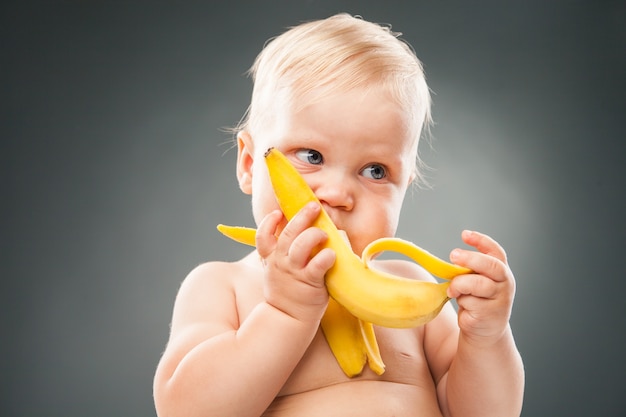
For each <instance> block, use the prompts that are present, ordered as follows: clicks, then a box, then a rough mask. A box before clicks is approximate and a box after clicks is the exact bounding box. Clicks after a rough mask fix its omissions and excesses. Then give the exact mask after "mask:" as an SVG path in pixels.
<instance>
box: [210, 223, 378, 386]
mask: <svg viewBox="0 0 626 417" xmlns="http://www.w3.org/2000/svg"><path fill="white" fill-rule="evenodd" d="M217 229H218V230H219V231H220V232H221V233H222V234H223V235H225V236H228V237H229V238H231V239H232V240H234V241H236V242H239V243H243V244H244V245H250V246H255V245H256V230H255V229H252V228H248V227H241V226H226V225H223V224H219V225H217ZM320 326H321V328H322V332H323V333H324V337H325V338H326V341H327V342H328V346H329V347H330V350H331V352H332V353H333V355H334V356H335V359H337V363H338V364H339V366H340V367H341V369H342V370H343V372H344V373H345V374H346V375H347V376H348V377H350V378H352V377H355V376H357V375H360V374H361V373H362V372H363V367H364V366H365V363H369V367H370V369H371V370H373V371H374V372H375V373H376V374H378V375H382V374H383V372H385V364H384V362H383V360H382V358H381V356H380V350H379V349H378V343H377V341H376V334H375V333H374V326H372V323H366V322H364V321H363V320H360V319H358V318H356V317H354V316H353V315H352V314H350V312H349V311H348V310H346V308H345V307H343V306H342V305H341V304H339V303H337V301H335V300H334V299H333V298H332V297H331V298H330V299H329V300H328V307H326V312H325V313H324V316H323V317H322V321H321V323H320Z"/></svg>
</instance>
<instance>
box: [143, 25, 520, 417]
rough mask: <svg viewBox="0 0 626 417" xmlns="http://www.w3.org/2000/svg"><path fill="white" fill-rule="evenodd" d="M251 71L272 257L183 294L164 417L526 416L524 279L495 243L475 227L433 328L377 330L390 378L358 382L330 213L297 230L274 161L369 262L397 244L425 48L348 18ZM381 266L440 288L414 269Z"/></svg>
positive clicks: (250, 181) (265, 229)
mask: <svg viewBox="0 0 626 417" xmlns="http://www.w3.org/2000/svg"><path fill="white" fill-rule="evenodd" d="M251 73H252V75H253V77H254V89H253V93H252V100H251V104H250V108H249V111H248V113H247V116H246V118H245V119H244V120H243V121H242V123H241V125H240V128H239V129H238V134H237V149H238V153H237V178H238V181H239V186H240V188H241V190H242V191H243V192H244V193H246V194H249V195H251V198H252V212H253V216H254V220H255V222H256V224H257V227H258V229H257V237H256V247H257V249H256V250H255V251H253V252H252V253H250V254H249V255H248V256H246V257H244V258H243V259H241V260H239V261H236V262H209V263H206V264H203V265H200V266H199V267H197V268H196V269H195V270H193V271H192V272H191V273H190V274H189V275H188V277H187V278H186V279H185V281H184V282H183V284H182V286H181V288H180V291H179V293H178V296H177V299H176V302H175V306H174V312H173V318H172V325H171V335H170V339H169V342H168V344H167V348H166V350H165V352H164V354H163V357H162V359H161V361H160V363H159V366H158V369H157V371H156V375H155V379H154V397H155V404H156V409H157V412H158V415H159V416H168V417H175V416H184V417H194V416H220V417H225V416H237V417H245V416H298V417H305V416H325V417H332V416H343V417H345V416H360V417H367V416H377V417H380V416H424V417H435V416H439V417H440V416H460V417H471V416H480V417H487V416H497V417H506V416H518V415H519V414H520V410H521V407H522V398H523V389H524V371H523V365H522V360H521V358H520V355H519V353H518V351H517V348H516V346H515V342H514V339H513V335H512V332H511V328H510V326H509V317H510V313H511V307H512V304H513V298H514V294H515V281H514V278H513V274H512V273H511V270H510V269H509V267H508V265H507V261H506V254H505V252H504V250H503V249H502V248H501V247H500V245H499V244H498V243H496V242H495V241H494V240H493V239H491V238H490V237H488V236H486V235H484V234H481V233H478V232H473V231H463V232H462V234H461V237H462V240H463V242H465V243H466V244H468V245H470V246H472V247H474V248H476V251H473V250H472V251H470V250H463V249H455V250H453V251H452V253H451V254H450V259H451V261H452V262H454V263H456V264H458V265H461V266H464V267H467V268H470V269H471V270H473V271H474V273H473V274H468V275H461V276H458V277H457V278H455V279H454V280H453V281H452V283H451V285H450V287H449V289H448V296H449V297H451V298H456V300H457V302H458V306H459V308H458V313H457V312H455V310H454V308H453V307H452V306H451V305H450V304H449V303H448V304H447V305H446V306H445V307H444V309H443V310H442V312H441V313H440V314H439V315H438V316H437V317H436V318H435V319H434V320H432V321H431V322H429V323H428V324H426V325H424V326H421V327H417V328H410V329H391V328H383V327H375V332H376V337H377V339H378V344H379V346H380V351H381V356H382V358H383V360H384V361H385V365H386V368H385V372H384V373H383V374H382V375H380V376H379V375H377V374H375V373H374V372H372V371H371V370H370V369H369V368H368V367H367V366H366V367H365V368H364V370H363V372H362V373H361V374H360V375H358V376H356V377H353V378H349V377H347V376H346V375H345V374H344V373H343V372H342V370H341V368H340V367H339V365H338V363H337V361H336V359H335V357H334V356H333V354H332V352H331V350H330V348H329V346H328V344H327V342H326V340H325V338H324V335H323V333H322V332H321V330H320V319H321V318H322V316H323V314H324V312H325V309H326V306H327V304H328V299H329V298H328V297H329V296H328V293H327V291H326V287H325V285H324V274H325V273H326V271H327V270H328V269H329V268H330V267H331V266H332V265H333V263H334V261H335V253H334V252H333V251H332V250H330V249H324V250H322V251H319V252H318V251H317V250H316V247H318V246H319V245H320V244H323V243H324V242H325V240H326V238H327V236H326V234H325V232H323V231H322V230H320V229H318V228H315V227H312V224H313V222H314V220H315V219H316V217H317V216H318V214H319V213H320V207H319V205H316V204H309V205H307V206H305V207H304V208H303V209H302V210H301V211H300V212H299V213H298V214H297V215H296V216H295V217H294V218H293V219H292V220H291V221H289V222H287V221H286V219H285V218H284V216H283V214H282V213H281V211H280V210H279V209H278V205H277V203H276V200H275V197H274V193H273V190H272V187H271V184H270V182H269V177H268V174H267V169H266V166H265V163H264V157H263V155H264V153H265V151H266V150H267V149H268V148H270V147H275V148H277V149H279V150H280V151H281V152H283V153H284V154H285V155H286V156H287V158H289V160H290V161H291V162H292V164H294V165H295V167H296V168H297V169H298V171H299V172H300V173H301V174H302V176H303V177H304V179H305V180H306V182H307V183H308V184H309V185H310V186H311V188H312V189H313V191H314V192H315V194H316V196H317V197H318V198H319V200H320V202H321V203H322V205H323V207H324V209H325V210H326V211H327V212H328V214H329V216H330V217H331V219H332V220H333V222H334V223H335V224H336V225H337V227H338V228H339V229H341V230H342V231H344V232H345V234H346V236H347V239H349V241H350V244H351V246H352V248H353V250H354V252H356V253H357V254H360V253H361V251H362V250H363V248H364V247H365V246H366V245H367V244H368V243H370V242H371V241H373V240H375V239H378V238H381V237H390V236H394V234H395V232H396V228H397V226H398V219H399V215H400V209H401V207H402V202H403V199H404V195H405V193H406V191H407V189H408V188H409V187H410V186H411V184H412V183H413V182H414V181H417V180H419V176H420V173H419V171H418V167H419V164H418V163H417V161H418V152H417V148H418V142H419V139H420V136H421V135H422V131H423V130H424V129H426V128H427V127H428V125H429V124H430V95H429V90H428V87H427V85H426V82H425V79H424V74H423V71H422V67H421V64H420V62H419V60H418V59H417V58H416V56H415V54H414V53H413V52H412V50H411V48H410V47H409V46H408V45H407V44H406V43H404V42H403V41H401V40H400V39H399V38H398V37H397V36H396V34H394V33H392V32H391V31H390V30H389V29H388V28H385V27H381V26H379V25H377V24H374V23H370V22H367V21H364V20H363V19H360V18H355V17H351V16H349V15H345V14H340V15H336V16H332V17H330V18H328V19H324V20H320V21H314V22H308V23H304V24H301V25H299V26H296V27H294V28H291V29H290V30H288V31H287V32H285V33H284V34H282V35H281V36H279V37H277V38H275V39H274V40H272V41H271V42H270V43H269V44H268V45H267V46H266V47H265V48H264V50H263V51H262V52H261V54H260V55H259V56H258V58H257V60H256V62H255V63H254V65H253V67H252V69H251ZM375 267H376V268H377V269H381V270H385V271H388V272H391V273H393V274H396V275H400V276H405V277H410V278H413V279H416V280H434V279H433V278H432V276H431V275H430V274H428V273H427V272H425V271H424V270H423V269H421V267H419V266H417V265H416V264H414V263H410V262H407V261H404V260H378V261H375Z"/></svg>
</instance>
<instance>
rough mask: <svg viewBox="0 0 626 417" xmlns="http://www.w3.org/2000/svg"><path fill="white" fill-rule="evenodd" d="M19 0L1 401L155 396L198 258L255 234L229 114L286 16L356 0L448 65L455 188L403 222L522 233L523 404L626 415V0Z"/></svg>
mask: <svg viewBox="0 0 626 417" xmlns="http://www.w3.org/2000/svg"><path fill="white" fill-rule="evenodd" d="M12 3H13V4H6V2H4V3H3V5H2V6H0V11H1V19H2V21H1V22H0V23H1V25H0V34H1V37H0V39H1V40H0V42H1V45H2V61H1V64H0V69H1V74H2V90H1V92H0V93H1V94H0V95H1V97H2V100H1V102H2V112H1V113H0V114H1V117H2V123H1V129H2V131H1V134H2V151H1V155H2V160H1V162H2V174H3V177H2V178H3V180H2V187H3V191H2V212H3V215H2V220H3V225H2V249H3V250H2V258H3V261H2V287H3V288H2V291H1V294H2V300H0V301H1V305H2V309H3V311H2V315H1V317H2V321H1V323H2V344H1V346H2V347H1V352H0V353H1V355H0V357H1V358H2V363H3V365H2V378H1V381H2V382H1V384H2V386H1V389H0V396H1V397H0V414H1V415H3V416H5V415H6V416H66V417H68V416H89V415H93V416H100V415H102V416H105V415H107V416H152V415H154V410H153V405H152V399H151V380H152V376H153V373H154V368H155V366H156V363H157V361H158V359H159V356H160V354H161V352H162V350H163V348H164V345H165V342H166V339H167V334H168V323H169V320H170V314H171V308H172V305H173V302H174V297H175V294H176V291H177V288H178V286H179V284H180V282H181V280H182V279H183V278H184V276H185V275H186V274H187V272H188V271H189V270H191V269H192V268H193V267H194V266H196V265H197V264H199V263H201V262H203V261H206V260H218V259H236V258H237V257H239V256H241V255H243V254H244V253H245V251H246V249H245V248H244V247H242V246H238V245H236V244H234V243H231V242H230V241H228V240H226V239H225V238H222V237H220V236H219V235H218V233H217V232H216V231H215V225H216V224H217V223H220V222H223V223H229V224H236V225H237V224H247V225H251V224H252V223H251V222H252V218H251V214H250V208H249V201H248V199H247V198H246V197H245V196H243V195H242V194H241V193H240V192H239V191H238V189H237V186H236V181H235V177H234V158H235V153H234V152H233V151H229V147H230V145H229V144H228V141H229V140H230V136H229V135H228V134H226V133H224V132H223V131H222V129H223V128H224V127H228V126H231V125H233V124H234V123H236V122H237V121H238V119H239V117H240V116H241V115H242V114H243V112H244V110H245V108H246V107H247V103H248V98H249V94H250V87H251V84H250V81H249V80H248V79H247V78H246V77H245V75H244V72H245V71H246V70H247V68H248V66H249V65H250V64H251V63H252V61H253V59H254V57H255V56H256V54H257V53H258V52H259V51H260V49H261V47H262V46H263V43H264V42H265V40H266V39H268V38H269V37H271V36H274V35H277V34H278V33H280V32H282V30H283V28H284V27H286V26H289V25H294V24H297V23H298V22H300V21H302V20H309V19H313V18H320V17H326V16H328V15H330V14H333V13H335V12H339V11H346V12H350V13H353V14H361V15H363V16H364V17H365V18H366V19H368V20H372V21H376V22H382V23H391V24H392V25H393V28H394V29H395V30H398V31H401V32H403V33H404V38H405V39H407V40H408V41H409V42H410V43H411V44H412V45H413V46H414V47H415V49H416V50H417V53H418V55H419V56H420V58H421V59H422V60H423V61H424V63H425V67H426V71H427V75H428V80H429V83H430V86H431V88H432V89H433V91H434V92H435V95H434V117H435V120H436V122H437V125H436V127H435V129H434V131H433V133H434V136H435V139H434V141H433V147H432V149H430V148H429V147H428V146H424V147H423V148H422V155H423V158H424V159H425V160H426V162H427V163H428V164H429V165H430V166H431V168H432V170H431V171H430V172H429V177H430V181H431V183H432V184H433V186H434V188H433V189H432V190H416V191H415V192H413V193H411V195H409V196H408V197H407V200H406V207H405V210H404V213H403V217H402V221H401V226H400V230H399V235H400V236H401V237H404V238H407V239H409V240H412V241H414V242H416V243H418V244H419V245H421V246H424V247H426V248H427V249H429V250H431V251H432V252H434V253H436V254H439V255H440V256H443V257H447V254H448V252H449V251H450V250H451V249H452V248H453V247H454V246H456V245H459V242H460V239H459V233H460V231H461V229H462V228H473V229H478V230H482V231H485V232H487V233H489V234H491V235H493V236H494V237H495V238H497V239H498V240H499V241H500V242H501V243H502V244H503V245H504V246H505V247H506V249H507V251H508V253H509V257H510V263H511V265H512V268H513V270H514V272H515V274H516V278H517V282H518V293H517V299H516V304H515V306H514V312H513V314H514V315H513V319H512V325H513V328H514V331H515V334H516V338H517V342H518V344H519V348H520V350H521V352H522V354H523V356H524V359H525V364H526V370H527V389H526V398H525V408H524V412H523V415H524V416H554V415H597V416H618V415H624V414H623V413H624V410H625V409H626V396H625V395H624V394H626V392H625V391H624V382H623V381H624V379H623V377H624V374H625V373H626V364H625V362H626V361H625V359H624V352H626V340H625V338H626V333H625V330H626V329H625V325H624V320H623V318H622V317H623V316H622V315H623V313H624V302H623V298H622V293H623V290H624V273H623V271H624V266H623V265H624V262H623V259H624V252H625V245H624V238H625V237H626V236H625V232H626V225H625V221H624V217H625V209H626V207H625V202H624V189H625V185H626V184H625V167H624V165H625V164H624V162H625V161H624V160H625V158H624V155H625V154H624V144H623V142H624V130H623V119H624V110H625V106H624V87H625V82H624V74H625V73H626V72H625V70H626V60H625V51H626V48H625V46H626V42H625V39H626V20H625V11H626V9H625V6H624V3H623V2H617V1H615V2H600V1H588V2H581V1H545V2H544V1H502V2H500V1H492V2H455V3H450V2H433V1H419V2H418V1H405V2H394V1H384V2H382V1H380V2H376V1H365V2H356V1H354V2H352V1H333V2H326V1H282V2H256V3H255V2H249V3H244V2H241V1H232V2H229V3H228V6H226V5H221V4H219V3H215V4H209V3H208V2H207V3H192V2H180V4H178V5H164V4H162V3H157V2H145V3H139V2H108V1H106V2H105V1H66V2H53V1H47V2H40V3H33V2H12ZM173 3H174V2H172V4H173ZM469 3H473V4H472V5H470V4H469Z"/></svg>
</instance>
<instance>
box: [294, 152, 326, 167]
mask: <svg viewBox="0 0 626 417" xmlns="http://www.w3.org/2000/svg"><path fill="white" fill-rule="evenodd" d="M296 157H297V158H298V159H299V160H301V161H302V162H306V163H307V164H312V165H321V164H322V163H324V157H323V156H322V154H321V153H319V152H318V151H316V150H314V149H300V150H299V151H297V152H296Z"/></svg>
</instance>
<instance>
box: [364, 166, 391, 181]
mask: <svg viewBox="0 0 626 417" xmlns="http://www.w3.org/2000/svg"><path fill="white" fill-rule="evenodd" d="M361 173H362V174H363V176H364V177H367V178H371V179H373V180H382V179H383V178H385V177H386V176H387V170H386V169H385V167H384V166H382V165H379V164H372V165H368V166H366V167H365V168H363V171H361Z"/></svg>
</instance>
